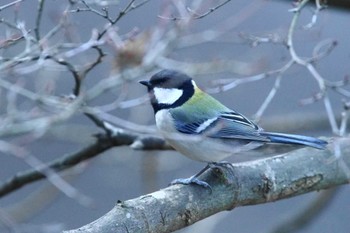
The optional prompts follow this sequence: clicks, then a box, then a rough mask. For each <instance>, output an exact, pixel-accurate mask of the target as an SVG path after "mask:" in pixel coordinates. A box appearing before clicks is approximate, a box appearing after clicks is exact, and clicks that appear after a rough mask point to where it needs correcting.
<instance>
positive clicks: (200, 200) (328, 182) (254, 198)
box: [66, 138, 350, 233]
mask: <svg viewBox="0 0 350 233" xmlns="http://www.w3.org/2000/svg"><path fill="white" fill-rule="evenodd" d="M200 178H201V179H203V180H205V181H206V182H208V183H209V184H210V185H211V186H212V192H210V190H207V189H203V188H202V187H198V186H195V185H187V186H185V185H174V186H170V187H167V188H165V189H162V190H160V191H157V192H154V193H150V194H148V195H144V196H140V197H138V198H135V199H131V200H127V201H118V202H117V204H116V206H115V207H114V208H113V209H112V210H111V211H110V212H108V213H106V214H105V215H104V216H102V217H101V218H99V219H97V220H95V221H94V222H92V223H89V224H87V225H85V226H83V227H81V228H79V229H75V230H70V231H66V233H77V232H89V233H92V232H171V231H175V230H178V229H181V228H184V227H186V226H188V225H191V224H193V223H195V222H197V221H199V220H201V219H204V218H206V217H208V216H211V215H213V214H215V213H218V212H220V211H224V210H232V209H233V208H235V207H237V206H244V205H255V204H260V203H265V202H272V201H276V200H280V199H284V198H289V197H293V196H296V195H300V194H304V193H307V192H311V191H318V190H320V189H327V188H330V187H334V186H337V185H341V184H346V183H349V182H350V138H338V139H334V140H333V142H331V143H330V144H329V146H328V149H327V150H324V151H321V150H315V149H312V148H302V149H299V150H295V151H292V152H290V153H287V154H284V155H280V156H276V157H272V158H268V159H261V160H255V161H251V162H245V163H238V164H233V166H232V167H231V168H229V167H228V168H222V167H217V168H214V169H211V170H209V171H208V172H206V173H204V174H203V175H202V177H200Z"/></svg>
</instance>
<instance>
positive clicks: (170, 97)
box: [153, 87, 183, 105]
mask: <svg viewBox="0 0 350 233" xmlns="http://www.w3.org/2000/svg"><path fill="white" fill-rule="evenodd" d="M153 91H154V97H155V98H156V100H157V102H158V103H159V104H168V105H172V104H173V103H175V102H176V101H177V100H178V99H179V98H180V97H181V96H182V94H183V91H182V90H180V89H176V88H159V87H156V88H154V89H153Z"/></svg>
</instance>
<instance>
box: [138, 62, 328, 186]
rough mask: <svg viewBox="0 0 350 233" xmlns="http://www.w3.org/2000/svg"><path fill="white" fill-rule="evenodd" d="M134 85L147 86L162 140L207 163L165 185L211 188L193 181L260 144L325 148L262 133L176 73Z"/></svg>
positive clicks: (304, 139) (308, 140)
mask: <svg viewBox="0 0 350 233" xmlns="http://www.w3.org/2000/svg"><path fill="white" fill-rule="evenodd" d="M139 83H140V84H142V85H144V86H146V87H147V90H148V94H149V99H150V103H151V105H152V107H153V110H154V116H155V121H156V126H157V128H158V130H159V131H160V133H161V135H162V136H163V137H164V139H165V140H166V141H167V142H168V143H169V144H170V145H171V146H172V147H173V148H174V149H175V150H177V151H178V152H180V153H181V154H183V155H185V156H187V157H188V158H190V159H192V160H196V161H200V162H206V163H207V164H208V165H207V166H206V167H205V168H203V169H202V170H201V171H200V172H198V173H197V174H195V175H193V176H191V177H189V178H180V179H175V180H174V181H173V182H171V184H185V185H187V184H197V185H200V186H203V187H208V188H211V186H210V185H209V184H208V183H207V182H205V181H202V180H200V179H199V178H198V177H199V176H200V175H201V174H203V173H204V172H205V171H206V170H207V169H209V168H211V167H213V166H218V165H223V164H228V163H227V162H224V161H223V160H224V159H226V158H228V157H230V156H232V155H234V154H238V155H240V154H243V153H244V152H247V151H250V150H254V149H256V148H258V147H260V146H262V145H264V144H270V143H278V144H292V145H301V146H308V147H313V148H316V149H325V148H326V146H327V142H326V141H324V140H321V139H317V138H314V137H309V136H303V135H295V134H285V133H276V132H268V131H265V130H264V129H263V128H261V127H260V126H258V125H257V124H255V123H254V122H253V121H251V120H249V119H248V118H247V117H245V116H244V115H242V114H241V113H239V112H237V111H235V110H233V109H232V108H228V107H226V106H225V105H224V104H222V103H221V102H219V101H218V100H216V99H215V98H214V97H212V96H211V95H209V94H207V93H205V92H204V91H203V90H201V89H200V88H199V87H198V86H197V84H196V83H195V81H194V80H193V79H192V78H191V77H190V76H188V75H187V74H185V73H183V72H181V71H177V70H170V69H165V70H161V71H159V72H157V73H155V74H154V75H153V76H152V77H151V78H150V79H149V80H143V81H140V82H139ZM242 156H243V155H242Z"/></svg>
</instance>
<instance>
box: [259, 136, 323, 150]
mask: <svg viewBox="0 0 350 233" xmlns="http://www.w3.org/2000/svg"><path fill="white" fill-rule="evenodd" d="M260 135H262V136H266V137H268V138H269V139H270V140H271V142H273V143H285V144H297V145H304V146H310V147H314V148H317V149H322V150H323V149H325V148H326V146H327V144H328V142H326V141H324V140H321V139H318V138H314V137H308V136H303V135H295V134H284V133H272V132H261V133H260Z"/></svg>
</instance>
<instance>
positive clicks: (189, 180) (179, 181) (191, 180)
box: [170, 163, 215, 190]
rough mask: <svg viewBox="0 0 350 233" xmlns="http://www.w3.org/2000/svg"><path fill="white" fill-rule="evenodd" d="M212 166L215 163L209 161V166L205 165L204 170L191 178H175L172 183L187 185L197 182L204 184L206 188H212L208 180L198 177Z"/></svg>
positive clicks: (200, 184)
mask: <svg viewBox="0 0 350 233" xmlns="http://www.w3.org/2000/svg"><path fill="white" fill-rule="evenodd" d="M212 166H213V165H212V164H211V163H208V164H207V166H205V167H204V168H203V169H202V170H200V171H199V172H198V173H197V174H195V175H193V176H191V177H190V178H180V179H175V180H173V181H172V182H171V183H170V184H171V185H174V184H185V185H187V184H197V185H199V186H202V187H204V188H209V189H210V190H211V186H210V185H209V184H208V183H207V182H205V181H202V180H199V179H198V177H199V176H200V175H202V174H203V173H204V172H205V171H207V170H208V169H210V168H212ZM214 166H215V165H214Z"/></svg>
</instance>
